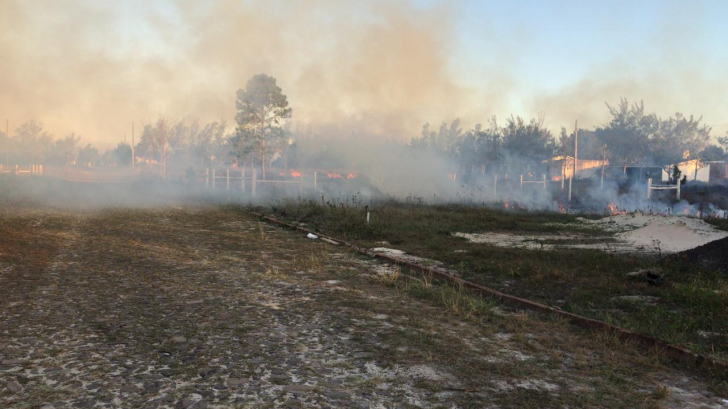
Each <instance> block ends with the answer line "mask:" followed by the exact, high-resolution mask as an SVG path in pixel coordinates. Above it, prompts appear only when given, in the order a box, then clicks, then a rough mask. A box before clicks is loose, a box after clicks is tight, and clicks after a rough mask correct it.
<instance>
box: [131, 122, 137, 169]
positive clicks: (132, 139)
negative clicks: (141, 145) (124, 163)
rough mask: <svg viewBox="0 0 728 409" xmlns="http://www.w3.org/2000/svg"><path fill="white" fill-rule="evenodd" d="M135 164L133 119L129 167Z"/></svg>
mask: <svg viewBox="0 0 728 409" xmlns="http://www.w3.org/2000/svg"><path fill="white" fill-rule="evenodd" d="M135 166H136V156H135V155H134V121H132V123H131V168H132V169H134V167H135Z"/></svg>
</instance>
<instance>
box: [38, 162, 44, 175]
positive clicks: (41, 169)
mask: <svg viewBox="0 0 728 409" xmlns="http://www.w3.org/2000/svg"><path fill="white" fill-rule="evenodd" d="M39 166H40V174H41V175H43V164H40V165H39Z"/></svg>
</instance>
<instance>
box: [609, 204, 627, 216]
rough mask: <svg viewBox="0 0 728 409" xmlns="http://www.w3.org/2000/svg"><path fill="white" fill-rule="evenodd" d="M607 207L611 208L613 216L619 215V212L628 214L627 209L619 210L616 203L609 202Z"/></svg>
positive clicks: (610, 212) (610, 211)
mask: <svg viewBox="0 0 728 409" xmlns="http://www.w3.org/2000/svg"><path fill="white" fill-rule="evenodd" d="M607 209H609V214H610V215H612V216H614V215H618V214H627V211H626V210H619V208H618V207H617V205H615V204H614V203H610V204H608V205H607Z"/></svg>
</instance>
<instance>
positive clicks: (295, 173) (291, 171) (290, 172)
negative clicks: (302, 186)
mask: <svg viewBox="0 0 728 409" xmlns="http://www.w3.org/2000/svg"><path fill="white" fill-rule="evenodd" d="M288 173H289V174H290V176H293V177H294V178H300V177H301V172H299V171H297V170H289V171H288ZM278 176H288V174H286V171H283V172H280V173H278Z"/></svg>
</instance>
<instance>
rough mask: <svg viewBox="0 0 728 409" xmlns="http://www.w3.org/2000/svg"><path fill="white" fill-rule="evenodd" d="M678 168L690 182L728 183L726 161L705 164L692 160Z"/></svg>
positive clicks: (678, 165)
mask: <svg viewBox="0 0 728 409" xmlns="http://www.w3.org/2000/svg"><path fill="white" fill-rule="evenodd" d="M677 167H678V169H680V172H682V175H683V176H685V177H686V179H687V181H688V182H690V181H696V182H705V183H722V182H726V181H728V163H726V162H725V161H713V162H703V161H701V160H699V159H692V160H686V161H684V162H680V163H678V164H677ZM670 168H671V167H670Z"/></svg>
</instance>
